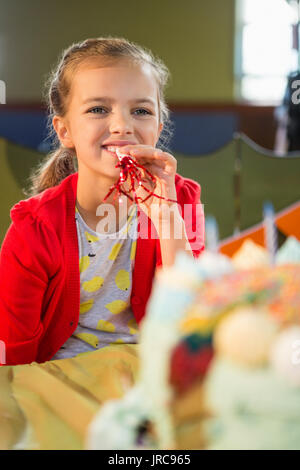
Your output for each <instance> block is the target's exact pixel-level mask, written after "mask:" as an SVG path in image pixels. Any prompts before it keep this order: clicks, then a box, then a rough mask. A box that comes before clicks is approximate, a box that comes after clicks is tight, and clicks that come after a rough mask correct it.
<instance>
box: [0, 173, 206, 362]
mask: <svg viewBox="0 0 300 470" xmlns="http://www.w3.org/2000/svg"><path fill="white" fill-rule="evenodd" d="M77 180H78V173H74V174H72V175H69V176H68V177H66V178H65V179H64V180H63V181H62V182H61V183H60V184H59V185H57V186H54V187H52V188H49V189H47V190H45V191H43V192H42V193H40V194H38V195H37V196H33V197H31V198H28V199H25V200H21V201H19V202H18V203H17V204H15V205H14V206H13V207H12V209H11V211H10V215H11V220H12V223H11V224H10V226H9V228H8V231H7V233H6V235H5V238H4V241H3V244H2V247H1V253H0V279H1V282H0V340H2V341H4V343H5V346H6V364H7V365H14V364H27V363H30V362H33V361H36V362H44V361H48V360H50V359H51V358H52V357H53V356H54V354H55V353H56V352H57V351H58V350H59V348H60V347H61V346H62V345H63V344H64V343H65V341H67V339H68V338H69V337H70V336H71V335H72V333H73V332H74V331H75V329H76V327H77V324H78V319H79V303H80V274H79V253H78V240H77V229H76V222H75V202H76V193H77ZM175 183H176V191H177V199H178V203H179V204H180V206H181V207H182V208H183V205H184V204H192V205H193V208H194V209H195V207H196V204H197V203H199V202H200V186H199V184H198V183H196V182H195V181H193V180H190V179H187V178H183V177H182V176H180V175H178V174H176V179H175ZM200 207H201V205H200V204H198V208H200ZM183 215H184V212H183ZM138 216H139V219H138V221H139V233H138V241H137V248H136V258H135V265H134V270H133V279H132V293H131V307H132V311H133V313H134V316H135V318H136V320H137V322H138V323H139V322H140V321H141V319H142V318H143V316H144V315H145V308H146V304H147V301H148V298H149V296H150V293H151V287H152V280H153V277H154V274H155V268H156V267H157V266H161V264H162V261H161V252H160V243H159V239H158V238H157V237H156V238H152V239H151V238H150V239H149V238H146V237H145V235H144V236H143V233H144V234H147V232H148V231H149V232H148V233H150V230H151V221H150V219H148V217H147V216H146V215H145V214H144V213H143V211H140V210H139V211H138ZM200 219H201V220H200V223H199V214H198V226H199V227H200V228H199V229H198V232H197V236H196V238H195V237H194V238H193V237H192V236H191V234H192V233H193V232H194V231H195V226H196V218H195V211H193V217H192V218H190V219H189V220H188V221H185V224H186V232H187V235H188V238H189V240H190V242H191V241H192V240H195V242H194V243H193V244H192V248H193V253H194V256H198V255H199V254H200V252H201V251H202V250H203V249H204V228H203V224H204V214H203V211H202V209H201V210H200ZM147 222H149V227H148V229H147V225H145V224H147ZM192 231H193V232H192ZM152 233H153V232H152ZM155 233H156V231H155Z"/></svg>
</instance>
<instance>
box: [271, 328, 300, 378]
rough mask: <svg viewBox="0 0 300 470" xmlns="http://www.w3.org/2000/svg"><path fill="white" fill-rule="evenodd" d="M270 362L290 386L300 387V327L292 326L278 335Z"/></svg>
mask: <svg viewBox="0 0 300 470" xmlns="http://www.w3.org/2000/svg"><path fill="white" fill-rule="evenodd" d="M270 362H271V365H272V367H273V368H274V369H275V371H276V372H277V373H278V374H279V375H280V376H281V377H283V378H285V379H286V380H287V381H288V382H289V384H291V385H294V386H300V326H296V325H295V326H290V327H288V328H286V329H285V330H283V331H282V332H281V333H280V334H279V335H278V337H277V338H276V341H275V342H274V344H273V347H272V349H271V352H270Z"/></svg>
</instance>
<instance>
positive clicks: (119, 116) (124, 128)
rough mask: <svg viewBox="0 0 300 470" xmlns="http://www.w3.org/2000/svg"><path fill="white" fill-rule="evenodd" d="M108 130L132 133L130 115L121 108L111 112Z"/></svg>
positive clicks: (117, 132) (113, 132)
mask: <svg viewBox="0 0 300 470" xmlns="http://www.w3.org/2000/svg"><path fill="white" fill-rule="evenodd" d="M110 132H111V134H132V133H133V125H132V121H131V116H130V115H128V114H127V113H126V111H124V110H122V109H120V110H118V111H115V112H114V113H112V114H111V120H110Z"/></svg>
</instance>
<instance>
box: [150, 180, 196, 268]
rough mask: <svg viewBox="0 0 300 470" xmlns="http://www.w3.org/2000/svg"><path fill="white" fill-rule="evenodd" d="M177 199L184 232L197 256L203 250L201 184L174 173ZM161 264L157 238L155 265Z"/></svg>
mask: <svg viewBox="0 0 300 470" xmlns="http://www.w3.org/2000/svg"><path fill="white" fill-rule="evenodd" d="M176 191H177V201H178V204H179V208H180V211H181V215H182V218H183V220H184V224H185V229H186V234H187V237H188V240H189V243H190V246H191V249H192V251H193V255H194V258H198V257H199V255H200V254H201V253H202V251H203V250H204V240H205V220H204V210H203V205H202V203H201V200H200V197H201V186H200V184H199V183H197V182H196V181H194V180H192V179H189V178H184V177H182V176H180V175H178V174H177V175H176ZM161 265H162V259H161V250H160V243H159V239H158V240H157V245H156V266H158V267H159V266H161Z"/></svg>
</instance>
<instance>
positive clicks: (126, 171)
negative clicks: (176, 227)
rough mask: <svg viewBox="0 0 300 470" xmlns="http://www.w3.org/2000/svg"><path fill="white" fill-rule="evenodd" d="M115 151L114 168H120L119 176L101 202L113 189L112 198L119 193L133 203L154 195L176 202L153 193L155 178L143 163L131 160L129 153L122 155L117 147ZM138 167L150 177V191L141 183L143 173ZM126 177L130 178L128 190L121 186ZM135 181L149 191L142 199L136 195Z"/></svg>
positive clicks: (143, 200)
mask: <svg viewBox="0 0 300 470" xmlns="http://www.w3.org/2000/svg"><path fill="white" fill-rule="evenodd" d="M116 153H117V156H118V159H119V162H118V163H117V164H116V166H115V168H120V176H119V179H118V181H117V182H116V183H115V184H114V185H112V186H111V187H110V189H109V192H108V193H107V195H106V196H105V198H104V199H103V202H105V201H106V199H107V198H108V197H109V196H110V195H111V194H112V193H113V192H114V191H117V192H116V194H115V196H114V200H115V199H116V198H117V197H118V196H120V195H121V194H124V195H125V196H127V197H128V198H129V199H131V200H132V201H134V202H135V203H138V202H139V201H140V202H141V203H143V202H145V201H147V199H149V198H150V197H151V196H156V197H158V198H159V199H165V200H167V201H170V202H177V201H175V200H174V199H167V198H165V197H163V196H159V195H158V194H155V193H154V191H155V188H156V179H155V177H154V176H153V175H152V173H150V171H149V170H147V168H145V167H144V166H143V165H140V164H139V163H137V162H136V161H135V160H133V158H132V157H131V156H130V155H122V154H121V153H120V151H119V149H117V150H116ZM140 169H141V170H142V171H143V172H144V173H146V174H147V175H148V176H149V177H150V180H151V183H152V184H153V185H154V188H153V190H152V191H150V190H149V189H148V188H146V186H144V185H143V183H142V182H143V181H145V179H144V178H143V174H142V172H141V171H140ZM128 178H129V179H130V188H129V190H128V191H126V190H124V189H123V188H122V185H123V184H124V183H125V182H126V181H127V179H128ZM136 183H137V184H138V185H139V186H141V187H142V188H144V189H145V190H146V191H147V192H148V193H149V194H148V196H147V197H145V198H144V199H142V198H141V197H138V196H137V195H136V188H135V185H136ZM131 192H133V194H134V198H133V197H132V196H131V195H130V193H131ZM120 200H121V199H120V198H119V201H120Z"/></svg>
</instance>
